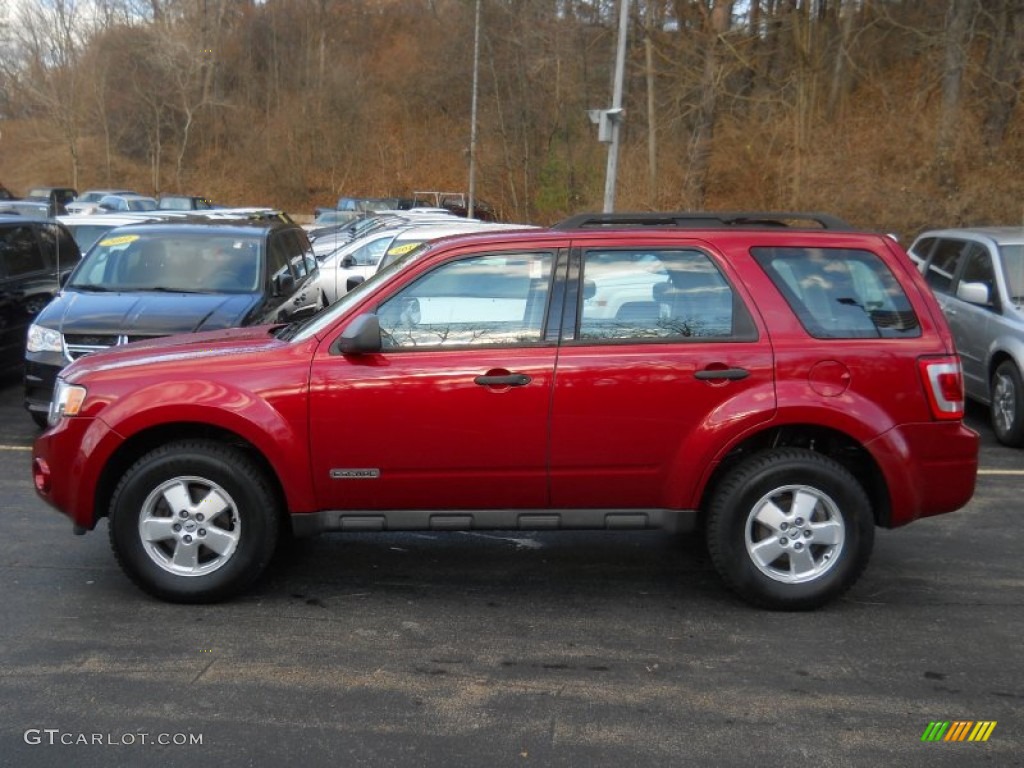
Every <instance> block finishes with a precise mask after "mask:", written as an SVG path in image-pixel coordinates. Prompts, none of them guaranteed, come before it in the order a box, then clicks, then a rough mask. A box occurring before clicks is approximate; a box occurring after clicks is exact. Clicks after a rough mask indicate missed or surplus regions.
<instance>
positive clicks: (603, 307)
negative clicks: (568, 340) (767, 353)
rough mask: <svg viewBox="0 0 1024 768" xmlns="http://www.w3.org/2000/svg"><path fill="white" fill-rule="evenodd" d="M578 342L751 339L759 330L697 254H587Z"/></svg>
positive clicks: (721, 279)
mask: <svg viewBox="0 0 1024 768" xmlns="http://www.w3.org/2000/svg"><path fill="white" fill-rule="evenodd" d="M577 338H578V339H579V340H581V341H634V342H635V341H647V340H651V341H658V340H665V341H668V340H671V341H683V340H694V341H700V340H720V341H750V340H753V339H756V338H757V331H756V329H755V327H754V324H753V321H752V320H751V319H750V315H749V313H748V312H747V310H746V306H745V305H744V304H743V302H742V301H741V300H740V299H739V297H738V296H737V295H736V294H735V292H734V291H733V289H732V286H730V285H729V283H728V281H726V279H725V277H724V276H723V275H722V273H721V272H719V270H718V267H717V266H716V265H715V264H714V262H713V261H712V260H711V259H710V258H709V257H708V255H707V254H705V253H703V252H702V251H697V250H690V249H683V250H674V249H672V250H669V249H667V250H657V249H651V250H647V249H645V250H628V249H615V250H588V251H585V252H584V254H583V306H582V308H581V311H580V318H579V331H578V334H577Z"/></svg>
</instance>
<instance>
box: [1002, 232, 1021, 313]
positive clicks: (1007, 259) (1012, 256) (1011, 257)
mask: <svg viewBox="0 0 1024 768" xmlns="http://www.w3.org/2000/svg"><path fill="white" fill-rule="evenodd" d="M999 250H1000V252H1001V253H1002V254H1003V268H1004V269H1005V270H1006V291H1007V293H1008V294H1009V296H1010V300H1011V301H1012V302H1013V303H1014V304H1016V305H1017V306H1018V307H1019V306H1020V305H1021V302H1024V245H1020V244H1018V245H1001V246H999Z"/></svg>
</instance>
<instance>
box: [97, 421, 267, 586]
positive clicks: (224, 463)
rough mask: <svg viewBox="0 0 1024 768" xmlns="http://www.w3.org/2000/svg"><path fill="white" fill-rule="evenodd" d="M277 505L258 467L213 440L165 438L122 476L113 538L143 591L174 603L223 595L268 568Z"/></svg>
mask: <svg viewBox="0 0 1024 768" xmlns="http://www.w3.org/2000/svg"><path fill="white" fill-rule="evenodd" d="M277 507H278V505H277V502H276V500H275V496H274V494H273V492H272V491H271V490H270V488H269V486H268V484H267V481H266V478H265V476H264V474H263V472H262V471H261V470H260V468H259V467H258V466H257V465H256V464H255V463H254V462H253V461H252V460H251V459H250V458H249V457H248V456H246V455H245V454H244V453H243V452H242V451H240V450H238V449H236V448H233V447H231V446H227V445H223V444H220V443H217V442H213V441H205V440H189V441H180V442H175V443H169V444H167V445H164V446H161V447H159V448H157V449H155V450H153V451H151V452H149V453H147V454H145V455H144V456H143V457H142V458H140V459H139V460H138V461H136V462H135V464H133V465H132V466H131V467H130V468H129V469H128V471H127V472H126V473H125V475H124V477H123V478H122V479H121V482H120V483H119V484H118V486H117V489H116V490H115V492H114V495H113V498H112V501H111V506H110V543H111V546H112V548H113V550H114V554H115V555H116V557H117V560H118V562H119V563H120V565H121V567H122V569H123V570H124V571H125V572H126V573H127V574H128V576H129V577H130V578H131V579H132V581H134V582H135V583H136V584H137V585H138V586H139V587H141V588H142V589H143V590H145V591H146V592H149V593H150V594H152V595H154V596H156V597H159V598H161V599H164V600H169V601H172V602H186V603H204V602H213V601H216V600H223V599H226V598H228V597H231V596H233V595H235V594H237V593H238V592H239V591H241V590H242V589H244V588H245V587H247V586H248V585H249V584H250V583H252V581H253V580H254V579H256V577H258V576H259V575H260V574H261V573H262V572H263V570H264V569H265V568H266V566H267V564H268V562H269V561H270V558H271V556H272V554H273V552H274V548H275V546H276V544H277V537H278V527H279V523H278V509H277Z"/></svg>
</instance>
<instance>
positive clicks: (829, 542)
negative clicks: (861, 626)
mask: <svg viewBox="0 0 1024 768" xmlns="http://www.w3.org/2000/svg"><path fill="white" fill-rule="evenodd" d="M874 531H875V529H874V518H873V515H872V512H871V503H870V501H869V500H868V497H867V494H866V493H865V492H864V489H863V488H862V487H861V485H860V483H858V482H857V480H856V478H854V476H853V475H852V474H851V473H850V472H849V470H847V469H846V468H845V467H843V466H842V465H841V464H839V463H838V462H836V461H834V460H832V459H830V458H828V457H827V456H824V455H822V454H820V453H816V452H814V451H810V450H805V449H800V448H781V449H773V450H769V451H764V452H762V453H758V454H755V455H753V456H751V457H750V458H749V459H747V460H746V461H744V462H742V463H741V464H739V465H738V466H737V467H736V468H735V469H733V470H732V471H731V473H730V474H729V475H728V476H727V477H726V478H725V479H724V480H723V481H722V482H721V483H720V485H719V486H718V488H717V490H716V491H715V493H714V495H713V497H712V499H711V503H710V505H709V507H708V515H707V531H706V534H707V542H708V551H709V553H710V555H711V560H712V562H713V563H714V564H715V568H716V570H717V571H718V573H719V575H720V576H721V577H722V579H723V580H724V581H725V582H726V584H728V585H729V586H730V587H731V588H732V589H733V590H734V591H735V592H736V593H737V594H738V595H739V596H740V597H742V598H743V599H744V600H746V601H747V602H750V603H753V604H755V605H759V606H762V607H765V608H772V609H777V610H809V609H813V608H818V607H820V606H822V605H824V604H825V603H827V602H829V601H831V600H834V599H836V598H837V597H839V596H840V595H842V594H843V593H844V592H846V590H847V589H849V588H850V587H851V586H853V584H854V582H856V580H857V579H858V578H859V577H860V574H861V573H862V572H863V571H864V568H865V567H866V566H867V562H868V559H869V558H870V556H871V549H872V546H873V544H874Z"/></svg>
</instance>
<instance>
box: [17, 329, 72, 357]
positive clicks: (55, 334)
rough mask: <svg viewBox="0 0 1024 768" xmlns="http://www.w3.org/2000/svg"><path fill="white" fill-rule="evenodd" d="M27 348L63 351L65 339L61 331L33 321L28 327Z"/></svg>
mask: <svg viewBox="0 0 1024 768" xmlns="http://www.w3.org/2000/svg"><path fill="white" fill-rule="evenodd" d="M25 349H26V350H27V351H29V352H63V351H64V340H63V339H62V338H61V335H60V331H55V330H53V329H52V328H44V327H43V326H41V325H36V324H35V323H33V324H32V325H30V326H29V327H28V340H27V342H26V344H25Z"/></svg>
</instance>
